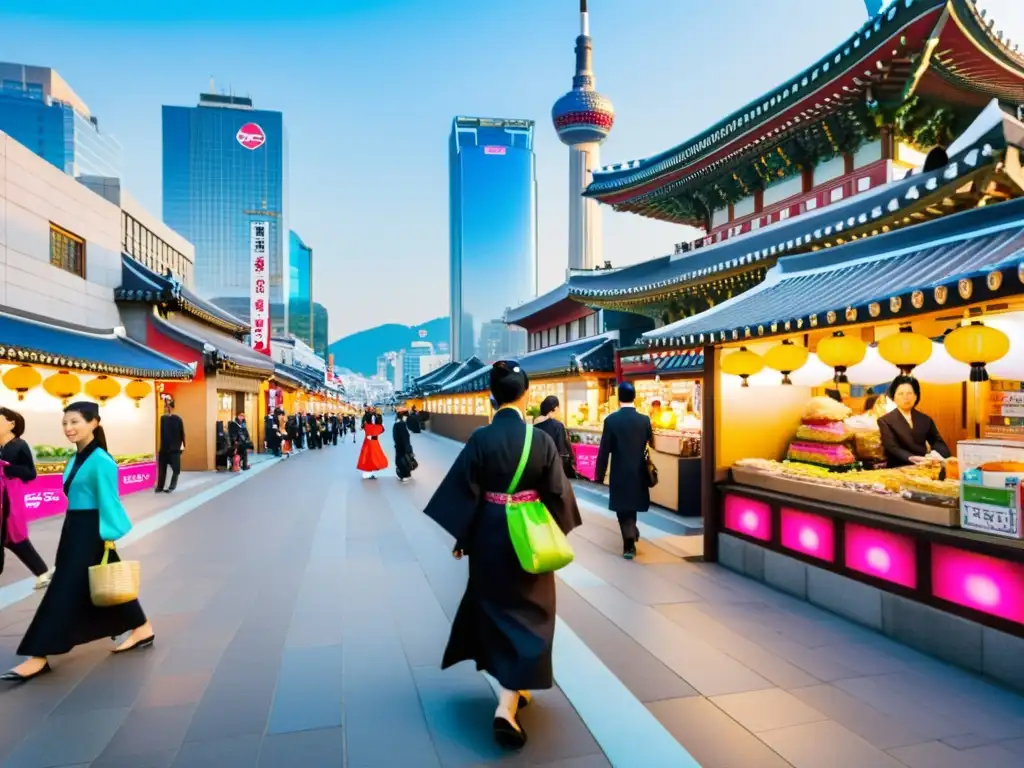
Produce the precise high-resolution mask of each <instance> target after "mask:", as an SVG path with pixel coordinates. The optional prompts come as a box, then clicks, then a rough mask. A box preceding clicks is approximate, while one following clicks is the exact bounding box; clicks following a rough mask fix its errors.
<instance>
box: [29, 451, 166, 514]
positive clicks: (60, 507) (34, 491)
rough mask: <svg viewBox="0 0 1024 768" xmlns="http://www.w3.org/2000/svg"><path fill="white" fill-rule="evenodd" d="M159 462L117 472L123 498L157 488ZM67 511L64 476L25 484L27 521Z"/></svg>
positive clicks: (55, 475) (51, 475)
mask: <svg viewBox="0 0 1024 768" xmlns="http://www.w3.org/2000/svg"><path fill="white" fill-rule="evenodd" d="M156 471H157V466H156V462H152V461H149V462H145V463H143V464H127V465H125V466H121V467H118V468H117V481H118V482H117V487H118V492H119V493H120V494H121V495H122V496H128V495H129V494H132V493H137V492H138V491H145V490H148V489H150V488H152V487H153V486H154V485H156ZM67 509H68V500H67V497H65V496H64V477H63V475H61V474H50V475H39V477H37V478H36V479H35V480H33V481H32V482H31V483H25V511H26V513H27V518H28V519H27V521H26V522H32V521H33V520H41V519H42V518H44V517H53V516H54V515H63V514H64V513H65V512H66V511H67Z"/></svg>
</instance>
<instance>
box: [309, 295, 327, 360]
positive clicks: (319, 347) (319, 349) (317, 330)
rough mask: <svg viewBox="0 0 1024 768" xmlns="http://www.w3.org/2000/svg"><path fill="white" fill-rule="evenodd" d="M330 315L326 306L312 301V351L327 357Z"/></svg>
mask: <svg viewBox="0 0 1024 768" xmlns="http://www.w3.org/2000/svg"><path fill="white" fill-rule="evenodd" d="M330 334H331V330H330V316H329V315H328V313H327V307H325V306H324V305H323V304H320V303H319V302H316V301H314V302H313V351H314V352H316V353H317V354H318V355H320V357H322V358H324V359H325V360H326V359H327V347H328V346H330V343H331V342H330Z"/></svg>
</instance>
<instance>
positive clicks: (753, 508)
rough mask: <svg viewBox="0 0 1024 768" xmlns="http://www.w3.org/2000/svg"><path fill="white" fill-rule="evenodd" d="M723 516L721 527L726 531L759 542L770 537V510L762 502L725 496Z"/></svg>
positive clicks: (729, 495)
mask: <svg viewBox="0 0 1024 768" xmlns="http://www.w3.org/2000/svg"><path fill="white" fill-rule="evenodd" d="M723 516H724V518H725V519H724V520H723V525H724V526H725V529H726V530H728V531H735V532H736V533H742V534H743V535H745V536H750V537H752V538H755V539H760V540H761V541H769V540H770V539H771V537H772V510H771V507H769V506H768V504H766V503H765V502H763V501H754V500H753V499H746V498H744V497H742V496H734V495H733V494H731V493H729V494H726V496H725V507H724V515H723Z"/></svg>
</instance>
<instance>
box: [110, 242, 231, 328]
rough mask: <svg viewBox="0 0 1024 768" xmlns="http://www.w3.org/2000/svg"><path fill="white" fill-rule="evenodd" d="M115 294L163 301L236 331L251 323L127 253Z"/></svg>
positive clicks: (122, 297)
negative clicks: (158, 272) (200, 296)
mask: <svg viewBox="0 0 1024 768" xmlns="http://www.w3.org/2000/svg"><path fill="white" fill-rule="evenodd" d="M114 298H115V299H116V300H117V301H125V302H127V301H142V302H148V303H151V304H160V305H162V306H164V307H165V308H166V309H173V310H178V311H180V312H185V313H187V314H189V315H192V316H193V317H196V318H198V319H199V320H202V321H203V322H205V323H208V324H209V325H212V326H214V327H216V328H219V329H221V330H223V331H226V332H227V333H231V334H234V335H242V334H246V333H248V332H249V325H248V323H246V322H245V321H244V320H241V319H240V318H237V317H235V316H234V315H232V314H231V313H229V312H225V311H224V310H223V309H221V308H220V307H218V306H217V305H216V304H214V303H212V302H209V301H206V300H205V299H201V298H199V297H198V296H197V295H196V294H194V293H193V292H192V291H190V290H189V289H188V288H186V287H185V286H184V285H182V284H181V283H180V282H178V280H176V279H175V278H174V276H173V275H171V274H167V275H158V274H157V273H156V272H154V271H152V270H151V269H149V268H148V267H144V266H143V265H142V264H140V263H139V262H137V261H136V260H135V259H133V258H132V257H131V256H129V255H128V254H126V253H124V254H121V285H120V286H119V287H118V288H117V289H116V290H115V291H114Z"/></svg>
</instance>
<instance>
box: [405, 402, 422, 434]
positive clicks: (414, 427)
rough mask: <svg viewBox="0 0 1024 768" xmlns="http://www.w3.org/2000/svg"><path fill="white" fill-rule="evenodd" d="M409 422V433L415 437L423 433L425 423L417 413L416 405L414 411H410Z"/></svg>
mask: <svg viewBox="0 0 1024 768" xmlns="http://www.w3.org/2000/svg"><path fill="white" fill-rule="evenodd" d="M407 421H408V422H409V431H410V432H412V433H413V434H414V435H418V434H419V433H420V432H421V431H423V422H421V421H420V415H419V413H418V412H417V411H416V406H415V405H414V406H413V407H412V410H411V411H409V417H408V419H407Z"/></svg>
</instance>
